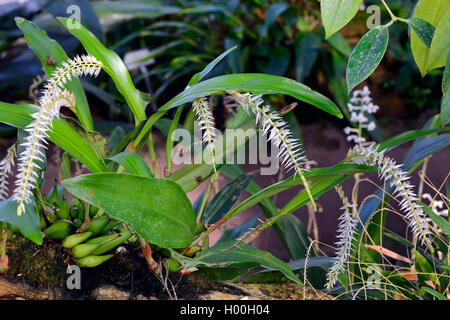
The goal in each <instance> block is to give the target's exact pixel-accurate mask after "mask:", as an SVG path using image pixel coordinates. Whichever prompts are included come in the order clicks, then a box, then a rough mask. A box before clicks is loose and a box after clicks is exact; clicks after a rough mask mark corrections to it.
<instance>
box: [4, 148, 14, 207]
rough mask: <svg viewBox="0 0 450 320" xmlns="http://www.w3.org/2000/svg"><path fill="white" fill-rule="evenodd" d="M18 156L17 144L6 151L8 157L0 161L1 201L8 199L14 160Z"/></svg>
mask: <svg viewBox="0 0 450 320" xmlns="http://www.w3.org/2000/svg"><path fill="white" fill-rule="evenodd" d="M15 156H16V144H13V145H12V146H11V147H9V148H8V150H7V151H6V157H5V158H3V159H2V161H0V201H2V200H5V199H6V198H7V197H8V180H7V179H8V176H9V175H10V174H11V173H12V167H13V166H14V158H15Z"/></svg>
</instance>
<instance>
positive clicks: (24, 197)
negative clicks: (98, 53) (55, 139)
mask: <svg viewBox="0 0 450 320" xmlns="http://www.w3.org/2000/svg"><path fill="white" fill-rule="evenodd" d="M102 66H103V64H102V63H101V62H100V61H98V60H97V59H96V58H94V57H92V56H85V55H82V56H81V57H79V56H77V57H75V58H74V59H69V60H68V61H67V62H63V63H62V64H61V66H60V67H58V68H57V69H56V70H55V71H54V72H53V74H52V76H51V77H50V79H49V80H48V82H47V84H46V85H45V90H44V92H43V95H42V96H41V97H40V98H39V106H40V108H39V111H38V112H36V113H35V114H33V118H34V120H33V121H32V122H31V123H30V124H29V125H28V126H27V127H26V128H25V131H26V132H27V133H28V136H27V137H26V141H25V143H23V144H22V146H24V147H25V150H24V151H22V153H21V154H20V155H19V161H18V162H19V165H18V174H17V177H16V189H15V191H14V200H16V201H17V202H18V207H17V214H18V215H19V216H20V215H21V214H22V213H23V212H24V210H25V203H29V202H30V198H31V196H32V193H33V190H34V188H35V184H36V179H37V178H38V174H37V171H38V170H39V169H40V168H39V162H40V161H43V160H44V152H43V149H46V144H47V141H46V139H47V138H48V136H49V131H50V130H51V128H52V123H53V119H54V118H55V117H57V118H58V117H59V110H60V108H61V107H62V106H69V107H72V108H73V107H74V106H75V96H74V95H73V94H72V93H70V92H69V91H67V90H65V89H64V86H65V84H66V83H67V81H70V80H71V79H72V77H80V76H83V75H92V76H97V75H98V73H99V72H100V70H101V68H102Z"/></svg>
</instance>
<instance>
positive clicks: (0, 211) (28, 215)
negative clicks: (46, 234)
mask: <svg viewBox="0 0 450 320" xmlns="http://www.w3.org/2000/svg"><path fill="white" fill-rule="evenodd" d="M31 201H32V203H26V204H25V212H24V213H23V214H22V215H21V216H18V215H17V201H15V200H13V198H12V197H11V198H9V199H6V200H4V201H2V202H0V221H1V222H7V223H9V224H11V225H13V226H15V227H17V228H18V229H19V230H20V232H21V233H22V234H23V235H24V236H25V237H27V238H28V239H30V240H31V241H33V242H34V243H36V244H38V245H41V244H42V234H41V226H40V219H39V214H38V213H37V211H36V205H35V203H34V200H33V199H31Z"/></svg>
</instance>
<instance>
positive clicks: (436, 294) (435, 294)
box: [421, 286, 448, 300]
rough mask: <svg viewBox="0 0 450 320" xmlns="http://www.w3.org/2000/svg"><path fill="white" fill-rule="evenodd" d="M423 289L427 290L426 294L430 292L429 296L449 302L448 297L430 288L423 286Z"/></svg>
mask: <svg viewBox="0 0 450 320" xmlns="http://www.w3.org/2000/svg"><path fill="white" fill-rule="evenodd" d="M421 289H423V290H425V291H426V292H428V293H429V294H431V295H433V296H434V297H436V298H438V299H439V300H448V298H447V297H446V296H444V295H443V294H442V293H440V292H438V291H436V290H434V289H432V288H430V287H428V286H423V287H422V288H421Z"/></svg>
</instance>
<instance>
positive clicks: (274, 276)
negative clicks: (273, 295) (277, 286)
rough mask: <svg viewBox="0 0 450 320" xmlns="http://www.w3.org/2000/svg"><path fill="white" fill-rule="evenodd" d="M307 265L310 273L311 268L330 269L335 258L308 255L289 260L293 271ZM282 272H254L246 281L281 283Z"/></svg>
mask: <svg viewBox="0 0 450 320" xmlns="http://www.w3.org/2000/svg"><path fill="white" fill-rule="evenodd" d="M305 263H306V267H307V269H308V274H309V272H310V269H309V268H314V267H320V268H322V269H323V270H325V271H328V270H329V269H330V267H331V265H332V264H333V259H332V258H329V257H323V256H319V257H308V259H306V258H303V259H298V260H295V261H291V262H288V266H289V268H291V270H292V271H294V272H295V271H297V272H298V271H300V270H302V269H304V268H305ZM280 275H281V274H280V273H279V272H278V271H272V270H267V269H265V270H261V271H257V272H255V273H254V274H252V275H251V276H250V277H248V278H247V279H245V283H280V282H282V279H280Z"/></svg>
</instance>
